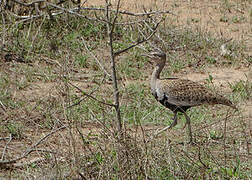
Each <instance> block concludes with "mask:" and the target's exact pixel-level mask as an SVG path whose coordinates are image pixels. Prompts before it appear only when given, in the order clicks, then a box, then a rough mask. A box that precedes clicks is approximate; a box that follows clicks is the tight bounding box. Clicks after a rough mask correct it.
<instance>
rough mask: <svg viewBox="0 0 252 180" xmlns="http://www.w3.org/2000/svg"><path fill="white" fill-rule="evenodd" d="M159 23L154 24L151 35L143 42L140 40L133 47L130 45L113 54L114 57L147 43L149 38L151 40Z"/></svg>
mask: <svg viewBox="0 0 252 180" xmlns="http://www.w3.org/2000/svg"><path fill="white" fill-rule="evenodd" d="M161 21H162V19H161V20H159V22H158V23H157V24H156V26H155V27H154V28H153V29H152V33H151V34H150V35H149V36H148V37H147V38H145V39H143V40H141V41H138V42H137V43H135V44H133V45H131V46H129V47H127V48H125V49H122V50H119V51H117V52H115V53H114V55H115V56H117V55H119V54H121V53H124V52H126V51H128V50H129V49H131V48H134V47H136V46H137V45H140V44H142V43H144V42H146V41H148V40H149V39H150V38H152V36H153V35H154V34H155V33H156V30H157V27H158V25H159V24H160V23H161Z"/></svg>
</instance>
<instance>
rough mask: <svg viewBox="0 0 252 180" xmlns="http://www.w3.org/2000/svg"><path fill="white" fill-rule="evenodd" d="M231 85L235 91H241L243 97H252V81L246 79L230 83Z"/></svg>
mask: <svg viewBox="0 0 252 180" xmlns="http://www.w3.org/2000/svg"><path fill="white" fill-rule="evenodd" d="M229 87H230V88H231V89H232V90H233V92H235V93H239V95H240V96H241V98H242V99H250V98H251V93H252V83H251V82H249V81H248V80H247V81H244V80H240V81H238V82H236V83H229Z"/></svg>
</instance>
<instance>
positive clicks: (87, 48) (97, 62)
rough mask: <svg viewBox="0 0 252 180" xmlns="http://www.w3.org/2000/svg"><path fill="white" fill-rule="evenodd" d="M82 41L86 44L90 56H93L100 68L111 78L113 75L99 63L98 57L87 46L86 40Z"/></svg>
mask: <svg viewBox="0 0 252 180" xmlns="http://www.w3.org/2000/svg"><path fill="white" fill-rule="evenodd" d="M81 39H82V43H83V44H84V46H85V48H86V50H87V51H88V52H89V54H91V56H92V57H93V58H94V59H95V61H96V63H97V64H98V65H99V66H100V68H101V69H102V70H103V71H104V73H105V74H106V75H107V76H108V77H109V78H111V75H110V74H109V73H108V71H107V70H106V69H105V67H104V65H102V63H101V62H100V61H99V59H98V58H97V57H95V55H94V54H93V53H92V52H91V51H90V50H89V49H88V47H87V44H86V43H85V40H84V39H83V37H81Z"/></svg>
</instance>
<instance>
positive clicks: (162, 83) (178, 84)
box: [156, 79, 236, 109]
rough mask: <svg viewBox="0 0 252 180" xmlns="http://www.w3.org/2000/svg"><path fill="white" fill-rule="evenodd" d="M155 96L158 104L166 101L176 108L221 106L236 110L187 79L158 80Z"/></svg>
mask: <svg viewBox="0 0 252 180" xmlns="http://www.w3.org/2000/svg"><path fill="white" fill-rule="evenodd" d="M156 96H157V99H158V100H159V101H160V102H161V101H162V100H163V101H167V102H166V103H167V104H171V105H175V106H178V107H192V106H199V105H202V104H212V105H213V104H223V105H226V106H230V107H232V108H235V109H236V107H235V105H233V103H232V102H231V101H230V100H228V99H227V98H225V97H223V96H221V95H219V94H217V93H214V92H212V90H210V89H208V88H206V87H204V86H203V85H201V84H199V83H197V82H194V81H191V80H187V79H164V80H160V79H159V80H158V81H157V84H156ZM161 103H162V102H161Z"/></svg>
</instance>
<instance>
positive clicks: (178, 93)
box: [147, 50, 237, 142]
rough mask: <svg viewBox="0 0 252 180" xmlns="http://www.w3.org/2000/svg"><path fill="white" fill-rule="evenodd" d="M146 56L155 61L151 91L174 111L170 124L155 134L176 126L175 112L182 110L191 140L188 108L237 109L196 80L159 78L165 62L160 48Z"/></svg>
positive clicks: (164, 56) (191, 139)
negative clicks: (205, 105)
mask: <svg viewBox="0 0 252 180" xmlns="http://www.w3.org/2000/svg"><path fill="white" fill-rule="evenodd" d="M147 56H148V57H149V58H151V60H152V61H154V62H155V68H154V70H153V72H152V76H151V81H150V86H151V93H152V94H153V96H154V97H155V98H156V100H157V101H158V102H160V103H161V104H162V105H163V106H165V107H166V108H168V109H170V110H171V111H172V112H173V113H174V117H173V122H172V124H171V125H170V126H168V127H165V128H164V129H162V130H161V131H159V132H158V133H157V134H159V133H161V132H163V131H165V130H167V129H170V128H172V127H174V126H176V124H177V113H178V112H182V113H183V114H184V116H185V118H186V124H187V126H188V132H189V137H190V142H192V141H193V137H192V130H191V124H190V117H189V116H188V115H187V114H186V111H187V110H188V109H189V108H191V107H194V106H200V105H203V104H210V105H214V104H222V105H226V106H230V107H232V108H234V109H237V108H236V106H235V105H234V104H233V103H232V102H231V101H230V100H228V99H227V98H225V97H223V96H222V95H220V94H218V93H214V92H213V91H212V90H210V89H208V88H206V87H204V86H203V85H201V84H199V83H197V82H194V81H191V80H188V79H179V78H166V79H160V73H161V71H162V70H163V68H164V66H165V63H166V54H165V53H164V52H162V51H161V50H155V51H153V52H151V53H149V54H147ZM186 124H185V125H186Z"/></svg>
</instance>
